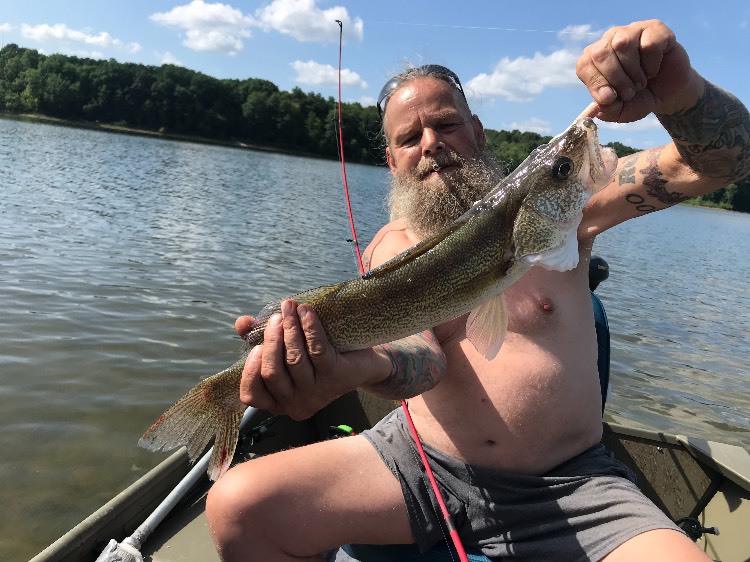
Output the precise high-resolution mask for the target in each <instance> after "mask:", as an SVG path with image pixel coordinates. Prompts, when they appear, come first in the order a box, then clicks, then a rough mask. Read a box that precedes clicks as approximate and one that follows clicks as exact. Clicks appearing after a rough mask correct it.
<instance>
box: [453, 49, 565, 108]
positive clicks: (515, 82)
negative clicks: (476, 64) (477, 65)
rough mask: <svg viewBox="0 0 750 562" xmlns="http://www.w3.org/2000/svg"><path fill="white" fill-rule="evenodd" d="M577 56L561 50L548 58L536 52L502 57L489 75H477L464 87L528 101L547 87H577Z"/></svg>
mask: <svg viewBox="0 0 750 562" xmlns="http://www.w3.org/2000/svg"><path fill="white" fill-rule="evenodd" d="M578 55H579V53H578V52H577V51H573V50H569V49H560V50H558V51H555V52H553V53H551V54H549V55H543V54H541V53H538V52H537V53H535V54H534V56H533V57H532V58H528V57H518V58H517V59H513V60H511V59H509V58H507V57H505V58H503V59H501V60H500V62H498V63H497V64H496V65H495V68H494V69H493V70H492V73H491V74H484V73H483V74H480V75H478V76H476V77H474V78H472V79H471V80H469V81H468V82H467V84H466V85H467V87H468V88H470V89H472V90H476V91H477V92H479V93H480V94H482V95H484V96H495V97H500V98H503V99H506V100H510V101H529V100H531V99H533V98H534V97H535V96H537V95H539V94H541V93H542V91H544V90H545V89H546V88H550V87H570V86H577V85H578V84H580V82H579V80H578V78H577V77H576V72H575V65H576V60H578Z"/></svg>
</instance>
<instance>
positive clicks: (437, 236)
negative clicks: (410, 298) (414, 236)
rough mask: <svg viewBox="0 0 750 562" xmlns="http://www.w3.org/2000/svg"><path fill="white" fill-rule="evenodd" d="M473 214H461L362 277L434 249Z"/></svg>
mask: <svg viewBox="0 0 750 562" xmlns="http://www.w3.org/2000/svg"><path fill="white" fill-rule="evenodd" d="M472 216H473V215H470V214H469V213H465V214H464V215H462V216H460V217H459V218H458V219H456V220H455V221H453V222H452V223H450V224H449V225H446V226H444V227H443V228H441V229H440V230H438V231H437V232H435V233H434V234H431V235H430V236H428V237H427V238H425V239H424V240H422V241H421V242H419V243H418V244H416V245H414V246H412V247H411V248H408V249H406V250H404V251H403V252H401V253H400V254H398V255H397V256H394V257H392V258H391V259H389V260H388V261H387V262H385V263H383V264H381V265H379V266H378V267H376V268H375V269H372V270H370V271H368V272H367V273H365V274H364V275H363V276H362V279H370V278H371V277H375V276H377V275H379V274H382V273H387V272H389V271H391V270H394V269H397V268H398V267H400V266H401V264H402V263H403V262H404V260H406V259H409V260H413V259H415V258H417V257H419V256H421V255H423V254H426V253H427V252H429V251H430V250H432V249H433V248H434V247H435V246H437V245H438V244H439V243H440V242H442V241H443V240H445V238H447V237H448V236H450V235H451V234H453V233H454V232H455V231H456V230H458V229H459V228H460V227H461V226H463V224H464V223H465V222H466V221H467V220H469V219H470V218H471V217H472Z"/></svg>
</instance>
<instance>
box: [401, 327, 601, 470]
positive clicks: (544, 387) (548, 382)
mask: <svg viewBox="0 0 750 562" xmlns="http://www.w3.org/2000/svg"><path fill="white" fill-rule="evenodd" d="M509 336H511V337H510V338H509V340H508V341H506V343H504V344H503V349H502V350H501V352H500V354H499V355H498V357H496V358H495V359H494V360H493V361H491V362H487V361H485V360H484V359H483V358H480V357H478V356H477V355H478V354H476V352H475V350H474V349H473V346H472V345H471V344H470V343H468V342H467V341H465V340H464V341H462V342H457V343H456V344H455V345H457V346H459V347H460V349H450V350H446V351H448V352H449V357H451V360H452V361H453V364H452V365H450V366H449V373H450V374H449V375H448V376H446V378H445V379H444V380H443V381H441V383H440V384H438V385H437V387H435V388H434V389H432V390H430V391H429V392H426V393H425V394H423V395H421V396H419V397H416V398H412V399H411V400H410V401H409V405H410V411H411V413H412V417H413V418H414V422H415V424H416V426H417V429H418V431H419V433H420V437H421V439H422V441H423V442H424V443H427V444H429V445H431V446H433V447H436V448H438V449H440V450H441V451H443V452H445V453H446V454H449V455H451V456H453V457H456V458H460V459H463V460H465V461H466V462H468V463H470V464H474V465H479V466H486V467H490V468H495V469H499V470H506V471H509V472H517V473H524V474H543V473H545V472H547V471H548V470H550V469H552V468H554V467H555V466H557V465H559V464H560V463H562V462H564V461H566V460H567V459H569V458H571V457H573V456H575V455H576V454H578V453H580V452H582V451H583V450H585V449H587V448H588V447H590V446H591V445H593V444H595V443H597V442H599V440H600V439H601V432H602V424H601V394H600V390H599V379H598V375H597V372H596V358H595V357H578V356H576V355H575V354H574V353H571V354H569V355H568V354H566V353H565V352H564V351H560V352H551V351H550V349H549V348H547V349H545V348H541V347H539V346H538V345H536V344H532V343H530V342H528V341H527V340H525V339H523V338H519V339H518V340H514V339H513V337H512V335H511V334H509ZM448 345H450V344H448Z"/></svg>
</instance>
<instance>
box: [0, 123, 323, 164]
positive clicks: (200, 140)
mask: <svg viewBox="0 0 750 562" xmlns="http://www.w3.org/2000/svg"><path fill="white" fill-rule="evenodd" d="M0 119H9V120H13V121H26V122H30V123H45V124H47V125H57V126H59V127H71V128H74V129H89V130H92V131H102V132H105V133H115V134H118V135H132V136H138V137H149V138H156V139H163V140H170V141H179V142H194V143H197V144H208V145H214V146H225V147H228V148H238V149H242V150H256V151H259V152H270V153H276V154H289V155H292V156H304V157H307V158H320V159H324V160H330V158H325V157H323V156H319V155H317V154H310V153H306V152H302V151H299V150H291V149H284V148H280V147H276V146H266V145H258V144H249V143H244V142H240V141H231V140H222V139H213V138H209V137H201V136H197V135H183V134H178V133H167V132H160V131H153V130H151V129H139V128H136V127H130V126H126V125H116V124H114V123H98V122H91V121H73V120H70V119H60V118H59V117H51V116H49V115H44V114H42V113H8V112H5V111H3V112H0Z"/></svg>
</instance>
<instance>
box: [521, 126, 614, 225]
mask: <svg viewBox="0 0 750 562" xmlns="http://www.w3.org/2000/svg"><path fill="white" fill-rule="evenodd" d="M616 165H617V156H616V155H615V153H614V151H613V150H612V149H611V148H605V147H602V146H601V145H600V144H599V136H598V134H597V127H596V123H594V120H593V119H591V118H590V117H583V118H580V119H577V120H576V121H575V122H574V123H573V124H572V125H571V126H570V127H568V128H567V129H566V130H565V131H564V132H563V133H561V134H559V135H558V136H556V137H554V138H553V139H552V140H551V141H550V142H549V143H547V144H545V145H542V146H540V147H538V148H537V149H536V150H535V151H534V152H533V153H532V154H531V155H530V156H529V163H528V177H527V178H524V179H523V180H522V183H523V184H525V185H526V186H528V192H527V193H526V195H525V197H524V205H525V206H526V207H527V208H533V209H534V210H535V211H536V212H537V213H539V214H541V215H543V216H545V217H547V218H548V219H550V220H555V221H559V222H569V221H571V220H574V219H575V218H576V217H578V216H579V214H580V212H581V210H582V209H583V206H584V205H585V204H586V203H587V202H588V200H589V198H590V197H591V196H592V195H593V194H594V193H596V192H597V191H599V190H600V189H602V188H603V187H604V186H605V185H607V184H608V183H609V182H610V180H611V179H612V176H613V174H614V172H615V167H616Z"/></svg>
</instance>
